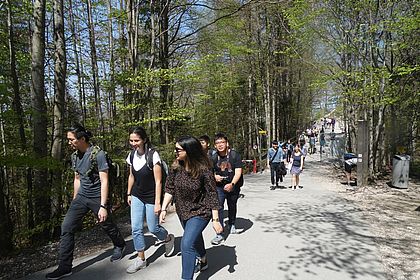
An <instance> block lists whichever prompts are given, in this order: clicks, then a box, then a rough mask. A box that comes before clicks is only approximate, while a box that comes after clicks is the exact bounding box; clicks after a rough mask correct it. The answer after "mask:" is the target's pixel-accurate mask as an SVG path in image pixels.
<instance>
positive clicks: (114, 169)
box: [71, 145, 120, 197]
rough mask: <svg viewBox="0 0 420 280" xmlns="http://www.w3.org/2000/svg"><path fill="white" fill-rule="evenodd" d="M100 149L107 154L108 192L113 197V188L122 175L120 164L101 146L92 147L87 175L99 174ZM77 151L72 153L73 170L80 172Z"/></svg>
mask: <svg viewBox="0 0 420 280" xmlns="http://www.w3.org/2000/svg"><path fill="white" fill-rule="evenodd" d="M100 151H103V153H104V154H105V159H106V162H107V164H108V189H109V192H108V194H109V197H112V188H113V186H115V184H116V182H117V178H118V177H120V166H119V165H118V164H117V163H115V162H114V161H113V160H112V159H111V157H110V156H109V154H108V153H107V152H106V151H104V150H102V149H101V148H100V147H99V146H96V145H95V146H93V147H92V151H91V152H90V157H89V161H90V168H89V169H88V170H87V171H86V176H88V177H91V176H95V174H97V176H99V171H98V161H97V156H98V153H99V152H100ZM77 153H78V151H75V152H74V153H73V154H72V155H71V158H72V165H73V170H75V171H76V172H78V171H77V170H76V158H77Z"/></svg>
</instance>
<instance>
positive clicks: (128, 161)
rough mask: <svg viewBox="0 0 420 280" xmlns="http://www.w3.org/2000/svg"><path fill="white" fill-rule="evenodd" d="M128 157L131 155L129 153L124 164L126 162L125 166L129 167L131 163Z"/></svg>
mask: <svg viewBox="0 0 420 280" xmlns="http://www.w3.org/2000/svg"><path fill="white" fill-rule="evenodd" d="M130 155H131V152H129V153H128V156H127V158H126V159H125V162H127V164H128V165H130V166H131V162H130Z"/></svg>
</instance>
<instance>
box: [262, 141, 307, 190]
mask: <svg viewBox="0 0 420 280" xmlns="http://www.w3.org/2000/svg"><path fill="white" fill-rule="evenodd" d="M301 145H302V143H295V145H293V144H292V143H291V142H290V140H289V141H288V143H284V144H282V145H279V142H278V141H276V140H274V141H273V142H272V143H271V148H269V149H268V153H267V157H268V162H269V165H270V173H271V174H270V175H271V186H270V189H271V190H275V189H276V188H285V187H284V186H279V181H280V182H283V176H285V175H286V174H287V168H286V166H287V165H290V174H291V175H292V185H291V188H292V189H293V190H295V189H296V187H299V188H302V186H300V185H299V175H300V173H301V172H302V170H303V164H304V161H305V156H306V147H305V146H304V143H303V145H302V146H303V148H302V149H301Z"/></svg>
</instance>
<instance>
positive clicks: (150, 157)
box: [130, 149, 169, 198]
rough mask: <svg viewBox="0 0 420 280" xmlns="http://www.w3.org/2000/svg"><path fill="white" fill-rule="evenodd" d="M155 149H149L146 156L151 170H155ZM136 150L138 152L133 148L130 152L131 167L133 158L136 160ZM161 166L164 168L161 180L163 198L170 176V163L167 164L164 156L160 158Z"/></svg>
mask: <svg viewBox="0 0 420 280" xmlns="http://www.w3.org/2000/svg"><path fill="white" fill-rule="evenodd" d="M155 151H156V150H155V149H149V151H147V157H146V159H147V162H146V165H147V167H148V168H149V170H151V171H153V154H154V152H155ZM135 152H136V151H135V150H132V151H131V152H130V164H131V168H132V167H133V160H134V154H135ZM160 167H161V169H162V179H161V182H162V198H163V195H164V193H165V184H166V178H167V177H168V172H169V169H168V165H167V164H166V162H165V161H164V160H163V159H162V158H161V159H160Z"/></svg>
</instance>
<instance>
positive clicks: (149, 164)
mask: <svg viewBox="0 0 420 280" xmlns="http://www.w3.org/2000/svg"><path fill="white" fill-rule="evenodd" d="M154 153H155V150H154V149H149V150H148V151H147V157H146V164H147V167H148V168H149V169H150V170H153V154H154Z"/></svg>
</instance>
